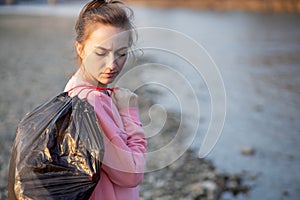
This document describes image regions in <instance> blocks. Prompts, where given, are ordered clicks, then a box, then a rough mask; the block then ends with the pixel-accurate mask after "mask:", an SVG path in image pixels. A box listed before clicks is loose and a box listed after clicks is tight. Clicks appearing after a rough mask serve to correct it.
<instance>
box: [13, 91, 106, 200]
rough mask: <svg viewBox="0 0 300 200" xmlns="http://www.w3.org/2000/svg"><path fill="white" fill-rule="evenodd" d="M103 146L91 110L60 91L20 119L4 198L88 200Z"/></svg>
mask: <svg viewBox="0 0 300 200" xmlns="http://www.w3.org/2000/svg"><path fill="white" fill-rule="evenodd" d="M103 155H104V142H103V135H102V130H101V127H100V126H99V123H98V121H97V117H96V115H95V112H94V108H93V107H92V106H91V105H90V104H89V103H88V102H87V100H86V99H79V98H78V97H77V96H75V97H72V98H71V97H69V96H68V94H67V93H66V92H65V93H62V94H60V95H58V96H56V97H54V98H53V99H51V100H50V101H48V102H46V103H44V104H42V105H40V106H38V107H37V108H35V109H34V110H33V111H32V112H30V113H28V114H26V115H25V117H24V118H23V119H22V120H21V122H20V123H19V125H18V128H17V132H16V137H15V142H14V146H13V149H12V155H11V160H10V167H9V180H8V198H9V199H10V200H12V199H22V200H23V199H38V200H41V199H43V200H44V199H45V200H46V199H55V200H59V199H72V200H74V199H88V198H89V197H90V196H91V194H92V192H93V190H94V188H95V187H96V185H97V183H98V181H99V180H100V169H101V164H102V163H101V161H102V159H103Z"/></svg>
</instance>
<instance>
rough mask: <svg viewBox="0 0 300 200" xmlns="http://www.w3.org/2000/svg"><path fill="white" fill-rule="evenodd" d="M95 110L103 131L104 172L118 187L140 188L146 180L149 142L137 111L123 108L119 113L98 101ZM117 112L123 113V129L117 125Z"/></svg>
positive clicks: (110, 105) (113, 107) (111, 106)
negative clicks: (144, 175) (144, 176)
mask: <svg viewBox="0 0 300 200" xmlns="http://www.w3.org/2000/svg"><path fill="white" fill-rule="evenodd" d="M94 107H95V112H96V113H97V116H98V119H99V122H100V124H101V127H102V129H103V132H104V141H105V154H104V159H103V166H102V169H103V170H104V171H105V172H106V173H107V174H108V176H109V178H110V179H111V181H112V182H114V183H115V184H117V185H119V186H122V187H135V186H137V185H138V184H139V183H141V181H142V179H143V172H144V167H145V162H146V158H145V153H146V140H145V135H144V131H143V129H142V127H141V123H140V121H139V117H138V109H137V108H136V107H135V108H122V109H121V110H120V111H118V110H117V109H116V107H115V106H114V105H112V101H110V102H105V101H96V102H95V106H94ZM114 110H115V112H117V113H119V114H120V116H121V124H123V125H124V129H123V128H120V126H118V119H117V117H116V113H114ZM119 123H120V122H119Z"/></svg>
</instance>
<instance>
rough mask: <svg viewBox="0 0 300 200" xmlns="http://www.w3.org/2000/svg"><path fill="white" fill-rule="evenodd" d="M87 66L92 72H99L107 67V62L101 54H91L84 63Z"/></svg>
mask: <svg viewBox="0 0 300 200" xmlns="http://www.w3.org/2000/svg"><path fill="white" fill-rule="evenodd" d="M84 66H85V68H86V69H87V70H88V71H89V72H90V73H92V74H98V73H99V72H100V71H102V70H103V69H105V62H104V60H103V59H100V58H99V56H97V55H95V56H92V55H91V56H89V57H88V58H87V59H86V60H85V63H84Z"/></svg>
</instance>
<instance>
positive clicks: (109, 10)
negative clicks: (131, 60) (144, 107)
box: [65, 0, 146, 200]
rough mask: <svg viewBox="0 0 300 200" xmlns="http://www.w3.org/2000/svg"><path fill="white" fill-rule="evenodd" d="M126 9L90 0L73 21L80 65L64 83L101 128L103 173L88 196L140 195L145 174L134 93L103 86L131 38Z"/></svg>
mask: <svg viewBox="0 0 300 200" xmlns="http://www.w3.org/2000/svg"><path fill="white" fill-rule="evenodd" d="M126 9H127V8H126V7H125V6H124V5H123V4H122V3H121V2H119V1H104V0H102V1H101V0H98V1H96V0H93V1H90V2H89V3H87V4H86V5H85V6H84V8H83V9H82V11H81V13H80V15H79V18H78V20H77V23H76V33H77V38H76V42H75V47H76V51H77V54H78V62H79V65H80V67H79V69H78V71H77V72H76V73H75V75H74V76H73V77H72V78H71V79H70V80H69V82H68V83H67V86H66V88H65V91H68V92H69V95H70V96H71V97H73V96H75V95H78V96H79V98H87V101H88V102H89V103H90V104H91V105H92V106H93V107H94V110H95V113H96V114H97V117H98V121H99V123H100V126H101V128H102V130H103V134H104V142H105V154H104V159H103V162H102V163H103V164H102V169H101V179H100V181H99V183H98V184H97V186H96V188H95V190H94V192H93V194H92V196H91V197H90V199H95V200H96V199H97V200H99V199H105V200H110V199H112V200H113V199H122V200H123V199H125V200H127V199H130V200H133V199H138V198H139V190H138V185H139V184H140V183H141V182H142V179H143V170H144V166H145V153H146V140H145V135H144V132H143V129H142V127H141V123H140V121H139V116H138V108H137V98H138V97H137V95H136V94H134V93H132V92H130V91H129V90H127V89H123V88H118V89H115V90H113V91H110V90H109V88H107V86H108V84H110V83H112V82H113V81H114V80H115V78H116V77H117V76H118V75H119V73H120V71H121V70H122V68H123V66H124V64H125V62H126V59H127V53H128V51H129V48H130V46H131V45H132V43H133V42H132V40H133V39H132V38H133V37H132V28H133V26H132V24H131V22H130V16H129V15H128V13H127V12H126ZM127 10H129V9H127ZM99 87H100V88H102V89H103V88H104V90H101V91H99V90H98V89H99ZM97 88H98V89H97ZM105 88H107V89H105Z"/></svg>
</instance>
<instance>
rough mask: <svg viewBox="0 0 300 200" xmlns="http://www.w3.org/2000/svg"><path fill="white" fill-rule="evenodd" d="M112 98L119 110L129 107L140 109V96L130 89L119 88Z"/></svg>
mask: <svg viewBox="0 0 300 200" xmlns="http://www.w3.org/2000/svg"><path fill="white" fill-rule="evenodd" d="M111 98H112V99H113V101H114V103H115V105H116V106H117V108H118V110H121V109H126V108H129V107H138V96H137V95H136V94H135V93H133V92H131V91H130V90H128V89H124V88H119V89H118V90H114V91H113V92H112V95H111Z"/></svg>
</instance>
